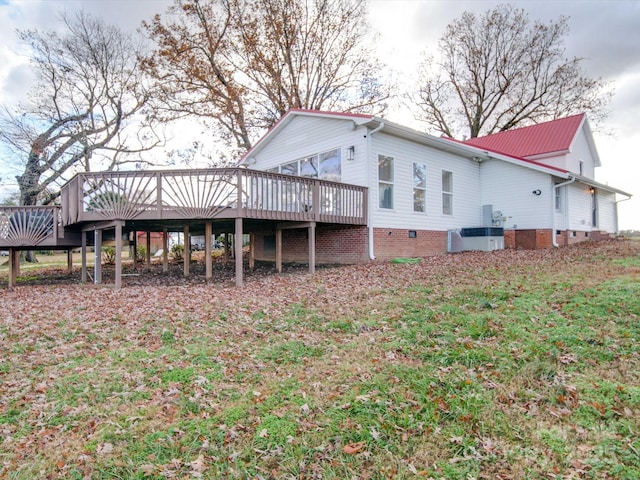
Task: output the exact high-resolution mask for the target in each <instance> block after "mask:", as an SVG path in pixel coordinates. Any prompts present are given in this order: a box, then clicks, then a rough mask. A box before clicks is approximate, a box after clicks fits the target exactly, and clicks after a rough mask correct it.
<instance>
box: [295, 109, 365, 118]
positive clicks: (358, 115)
mask: <svg viewBox="0 0 640 480" xmlns="http://www.w3.org/2000/svg"><path fill="white" fill-rule="evenodd" d="M292 112H293V113H296V112H297V113H311V114H317V115H332V116H336V117H352V118H366V119H369V120H371V119H372V118H373V117H374V116H373V115H369V114H366V113H351V112H331V111H328V110H311V109H307V108H291V109H289V110H287V113H285V115H288V114H289V113H292Z"/></svg>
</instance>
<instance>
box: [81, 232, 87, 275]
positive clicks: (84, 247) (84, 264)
mask: <svg viewBox="0 0 640 480" xmlns="http://www.w3.org/2000/svg"><path fill="white" fill-rule="evenodd" d="M80 252H81V253H80V255H81V257H82V272H81V273H80V281H81V282H82V283H87V232H82V246H81V247H80Z"/></svg>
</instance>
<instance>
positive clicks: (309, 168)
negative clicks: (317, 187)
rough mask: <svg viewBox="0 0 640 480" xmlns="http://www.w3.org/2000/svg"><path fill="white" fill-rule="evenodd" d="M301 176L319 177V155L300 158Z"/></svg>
mask: <svg viewBox="0 0 640 480" xmlns="http://www.w3.org/2000/svg"><path fill="white" fill-rule="evenodd" d="M300 176H301V177H310V178H318V157H317V155H314V156H313V157H309V158H305V159H302V160H300Z"/></svg>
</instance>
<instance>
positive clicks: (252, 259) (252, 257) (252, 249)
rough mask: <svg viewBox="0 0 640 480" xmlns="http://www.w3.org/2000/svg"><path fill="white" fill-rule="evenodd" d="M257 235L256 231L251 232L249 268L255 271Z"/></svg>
mask: <svg viewBox="0 0 640 480" xmlns="http://www.w3.org/2000/svg"><path fill="white" fill-rule="evenodd" d="M255 242H256V235H255V233H250V234H249V270H251V271H253V270H254V269H255V267H256V250H255Z"/></svg>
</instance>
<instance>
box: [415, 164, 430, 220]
mask: <svg viewBox="0 0 640 480" xmlns="http://www.w3.org/2000/svg"><path fill="white" fill-rule="evenodd" d="M413 211H414V212H426V211H427V165H426V164H424V163H417V162H414V163H413Z"/></svg>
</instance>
